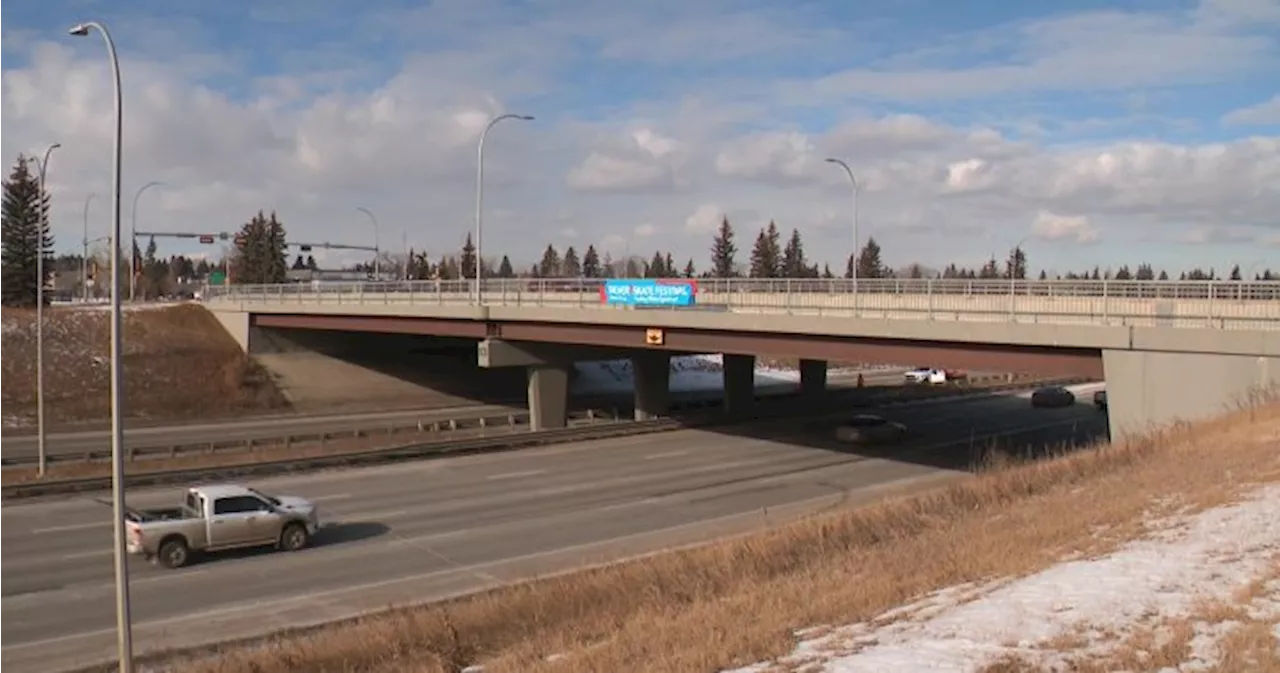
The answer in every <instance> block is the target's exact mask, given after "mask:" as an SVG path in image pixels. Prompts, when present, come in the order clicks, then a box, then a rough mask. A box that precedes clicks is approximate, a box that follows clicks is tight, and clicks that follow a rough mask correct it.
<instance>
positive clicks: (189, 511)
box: [125, 484, 320, 568]
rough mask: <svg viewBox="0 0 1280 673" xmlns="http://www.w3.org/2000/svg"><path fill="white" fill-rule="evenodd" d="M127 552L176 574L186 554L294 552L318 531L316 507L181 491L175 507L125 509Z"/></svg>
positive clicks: (221, 488) (246, 492) (224, 488)
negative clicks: (254, 549)
mask: <svg viewBox="0 0 1280 673" xmlns="http://www.w3.org/2000/svg"><path fill="white" fill-rule="evenodd" d="M125 528H126V529H127V534H128V535H127V537H128V549H129V553H131V554H139V555H142V556H143V557H145V558H146V559H147V560H148V561H158V562H159V563H160V565H162V566H164V567H166V568H180V567H182V566H184V565H186V564H187V562H188V561H189V560H190V559H191V554H192V552H215V551H221V550H224V549H240V548H244V547H261V546H267V545H274V546H275V547H276V548H277V549H281V550H283V551H297V550H299V549H302V548H304V547H306V546H307V545H308V544H310V542H311V537H312V536H313V535H315V533H316V531H317V530H318V529H319V528H320V517H319V513H318V511H317V509H316V506H315V505H314V504H313V503H311V502H310V501H308V500H305V499H303V498H297V497H291V496H270V495H267V494H265V493H262V492H260V491H257V490H254V489H252V488H249V487H248V486H241V485H239V484H218V485H210V486H196V487H192V488H189V489H187V494H186V497H185V498H184V499H183V503H182V505H181V506H179V507H173V508H167V509H150V510H136V509H130V510H128V511H127V513H126V516H125Z"/></svg>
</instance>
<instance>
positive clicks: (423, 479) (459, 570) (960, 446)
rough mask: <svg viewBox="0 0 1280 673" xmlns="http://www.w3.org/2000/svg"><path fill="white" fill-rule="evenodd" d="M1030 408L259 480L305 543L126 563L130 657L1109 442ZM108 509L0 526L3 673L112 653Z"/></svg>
mask: <svg viewBox="0 0 1280 673" xmlns="http://www.w3.org/2000/svg"><path fill="white" fill-rule="evenodd" d="M1027 395H1028V394H1027V393H1021V394H1017V393H1008V394H1002V395H997V396H993V397H988V398H984V399H969V400H961V401H948V402H934V403H930V404H923V405H918V406H911V405H906V406H899V407H894V408H888V409H885V410H884V412H883V413H884V415H885V416H886V417H889V418H891V419H894V420H900V421H902V422H904V423H907V424H908V426H909V427H910V428H911V431H912V435H913V438H912V440H911V441H910V442H908V443H907V444H904V445H901V446H899V447H896V448H893V449H890V450H887V452H886V451H885V450H881V451H869V450H862V451H860V452H854V451H852V450H850V449H849V448H847V447H842V446H840V445H838V444H836V443H835V442H834V441H832V440H831V439H830V437H831V435H832V429H833V427H834V421H827V422H817V421H812V420H792V421H784V422H771V423H756V424H754V425H751V426H742V427H735V428H718V429H715V430H682V431H676V432H670V433H663V434H661V435H657V436H653V435H649V436H635V437H624V438H615V439H609V440H600V441H593V442H583V443H575V444H565V445H559V446H549V447H543V448H537V449H529V450H523V451H515V452H508V453H501V454H490V455H476V456H466V457H459V458H453V459H442V460H436V461H425V462H417V463H405V464H398V465H389V466H380V467H374V468H364V469H356V470H347V471H330V472H321V473H314V474H310V475H297V476H290V477H280V478H272V479H263V480H261V481H258V482H253V483H252V485H253V486H256V487H258V488H261V489H263V490H265V491H267V492H269V493H279V494H285V495H299V496H303V497H306V498H311V499H313V500H315V501H316V502H317V503H318V504H319V508H320V513H321V517H322V521H324V522H325V527H324V528H323V529H322V531H321V533H320V534H319V535H318V536H317V538H316V540H315V542H316V544H315V546H314V547H312V548H310V549H306V550H303V551H301V552H297V553H292V554H285V553H281V552H274V551H253V552H229V553H225V554H221V555H216V556H211V557H209V558H206V559H203V560H200V561H198V562H197V563H195V564H194V565H192V566H188V567H186V568H182V569H178V570H166V569H163V568H160V567H159V566H155V565H151V564H147V563H145V562H143V561H141V560H137V559H131V563H130V576H131V578H132V579H131V587H132V589H131V592H132V598H133V605H132V608H133V613H132V614H133V624H134V638H135V641H134V642H135V653H137V654H142V653H144V652H146V651H155V650H157V649H169V648H173V647H179V646H190V645H196V644H201V643H205V642H211V641H217V640H223V639H231V638H240V637H249V636H253V635H259V634H261V633H262V632H264V631H266V630H268V629H272V630H274V629H282V628H285V627H289V626H300V625H305V624H314V623H320V622H324V621H329V620H333V619H338V618H342V617H347V616H352V615H354V614H358V613H360V612H364V611H373V610H378V609H382V608H385V607H386V606H387V605H389V604H392V603H399V602H403V601H408V600H414V601H426V600H432V599H440V598H445V597H448V596H451V595H457V594H459V593H464V592H467V591H473V590H476V589H481V588H485V587H491V586H494V585H497V584H500V583H505V582H511V581H516V580H519V579H521V578H527V577H530V576H532V575H541V574H546V573H550V572H555V571H560V570H566V569H570V568H573V567H579V566H582V565H585V564H589V563H594V562H601V561H605V560H609V559H617V558H622V557H625V556H629V555H635V554H640V553H645V552H648V551H653V550H657V549H663V548H668V547H671V546H674V545H680V544H691V543H694V542H697V541H700V540H706V539H709V538H712V537H716V536H719V535H725V534H731V533H734V532H743V531H746V530H750V529H752V528H757V527H760V526H762V525H766V524H767V523H776V522H778V521H781V520H783V519H786V518H788V517H791V516H796V515H799V514H803V513H805V512H808V511H813V510H815V509H817V508H820V507H826V506H830V505H833V504H838V503H840V502H856V501H858V500H860V499H868V498H872V497H875V496H876V495H877V494H878V493H880V492H882V489H885V488H893V487H900V486H903V485H907V484H925V483H936V482H940V481H942V480H947V479H952V478H956V477H957V476H959V475H962V474H963V473H964V472H963V468H964V466H965V465H966V464H967V463H968V456H969V455H970V447H971V446H972V445H973V444H974V443H975V442H976V443H983V442H984V437H989V436H990V435H992V434H993V433H1001V432H1010V431H1017V432H1020V433H1021V434H1020V437H1021V438H1022V440H1023V441H1026V442H1033V443H1035V444H1043V443H1045V442H1056V441H1060V440H1062V439H1064V438H1066V437H1070V436H1072V435H1079V434H1083V433H1086V432H1088V433H1104V432H1105V424H1106V420H1105V414H1102V413H1099V412H1097V411H1095V410H1094V409H1093V408H1092V407H1091V406H1090V405H1089V403H1088V400H1089V398H1088V395H1087V394H1079V398H1080V402H1079V403H1078V404H1076V405H1075V406H1074V407H1072V408H1065V409H1032V408H1031V407H1030V403H1029V401H1028V400H1027ZM748 434H750V435H753V436H754V437H753V436H748ZM888 456H893V459H889V458H888ZM181 494H182V489H181V488H172V487H170V488H159V489H139V490H137V491H135V492H132V493H130V494H129V498H128V499H129V504H130V505H132V506H135V507H152V506H162V505H169V504H173V503H176V502H178V501H179V498H180V497H181ZM108 502H109V500H108V499H107V497H106V496H105V495H104V496H95V497H89V496H83V497H75V498H72V499H69V500H65V501H52V502H44V503H34V502H33V503H30V504H16V505H10V506H6V507H5V508H4V509H3V510H2V512H0V514H2V515H3V527H2V529H0V530H2V533H3V580H4V581H3V590H2V591H0V594H2V598H0V605H2V612H3V619H2V620H0V637H2V639H3V643H4V646H3V662H2V663H3V667H4V670H5V673H23V672H25V671H32V672H35V671H40V672H41V673H52V672H54V671H60V670H66V669H68V668H74V667H77V666H83V665H88V664H94V663H98V662H102V661H104V660H108V659H109V658H110V657H111V656H112V654H113V652H114V644H115V640H114V638H115V635H114V626H115V617H114V607H113V606H114V603H113V596H114V590H113V584H112V560H111V559H112V557H111V539H112V538H111V525H110V514H111V509H110V507H109V505H108V504H107V503H108Z"/></svg>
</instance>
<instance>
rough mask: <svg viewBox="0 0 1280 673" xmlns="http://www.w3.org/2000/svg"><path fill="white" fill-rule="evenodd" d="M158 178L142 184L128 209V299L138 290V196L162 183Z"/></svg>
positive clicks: (131, 299) (131, 298)
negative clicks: (131, 206) (129, 209)
mask: <svg viewBox="0 0 1280 673" xmlns="http://www.w3.org/2000/svg"><path fill="white" fill-rule="evenodd" d="M163 184H164V183H163V182H160V181H159V180H152V181H151V182H148V183H147V184H145V185H143V186H142V187H141V188H140V189H138V192H137V193H136V194H134V195H133V210H132V211H130V223H129V243H130V244H131V246H132V247H130V248H129V301H134V299H135V297H134V294H135V293H137V291H138V233H137V232H138V197H140V196H142V193H143V192H145V191H147V189H149V188H151V187H156V186H159V185H163Z"/></svg>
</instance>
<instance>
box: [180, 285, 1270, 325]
mask: <svg viewBox="0 0 1280 673" xmlns="http://www.w3.org/2000/svg"><path fill="white" fill-rule="evenodd" d="M693 282H695V283H696V284H697V301H696V303H695V306H692V307H671V308H670V309H667V310H699V309H701V310H720V311H734V312H753V313H789V314H823V315H853V316H859V317H882V318H889V319H903V318H916V319H921V318H923V319H935V320H981V321H1017V322H1047V323H1084V324H1130V325H1142V324H1150V325H1162V326H1176V327H1216V328H1249V329H1280V281H1134V280H1123V281H1118V280H1096V281H1095V280H1061V281H1059V280H1044V281H1041V280H1001V279H995V280H987V279H976V280H965V279H879V278H877V279H860V280H857V281H854V280H851V279H794V278H792V279H781V278H780V279H763V278H712V279H706V278H699V279H696V280H694V281H693ZM603 285H604V281H602V280H595V279H568V278H567V279H555V278H552V279H486V280H485V281H484V282H483V303H484V304H486V305H491V306H492V305H497V306H535V307H536V306H543V307H553V306H560V307H564V306H577V307H582V308H594V309H601V310H610V309H623V308H625V307H620V306H616V305H610V304H606V303H605V302H604V301H603V300H602V288H603ZM475 290H476V283H475V281H474V280H448V281H434V280H427V281H389V282H344V281H321V282H304V283H283V284H275V285H232V286H213V287H209V288H207V293H206V295H205V296H206V297H207V298H208V299H209V300H211V301H214V302H222V301H229V302H238V303H258V304H262V303H273V302H280V303H315V304H365V303H409V304H423V305H426V304H437V305H471V304H475V303H476V297H475ZM645 310H664V309H661V308H649V307H645Z"/></svg>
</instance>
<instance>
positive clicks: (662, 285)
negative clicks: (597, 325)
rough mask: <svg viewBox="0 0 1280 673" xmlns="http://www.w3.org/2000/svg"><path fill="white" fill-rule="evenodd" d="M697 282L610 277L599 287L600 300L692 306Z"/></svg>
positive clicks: (609, 302) (634, 303)
mask: <svg viewBox="0 0 1280 673" xmlns="http://www.w3.org/2000/svg"><path fill="white" fill-rule="evenodd" d="M697 294H698V284H697V283H696V282H695V281H692V280H675V279H670V280H669V279H665V278H662V279H659V278H654V279H634V280H633V279H610V280H606V281H605V282H604V285H602V286H601V287H600V301H601V303H604V304H619V305H622V306H693V304H694V298H695V297H696V296H697Z"/></svg>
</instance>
